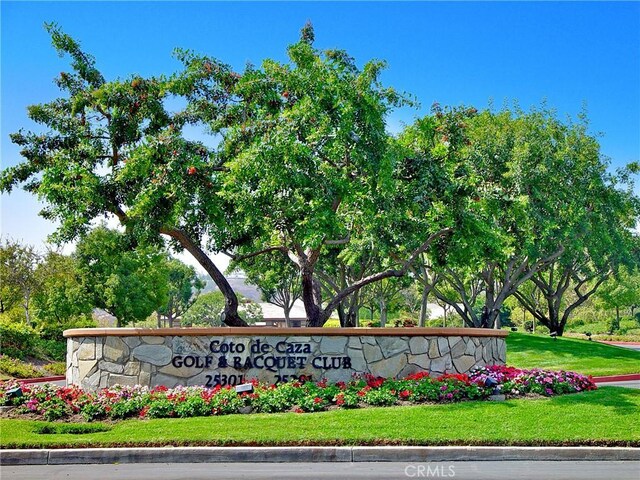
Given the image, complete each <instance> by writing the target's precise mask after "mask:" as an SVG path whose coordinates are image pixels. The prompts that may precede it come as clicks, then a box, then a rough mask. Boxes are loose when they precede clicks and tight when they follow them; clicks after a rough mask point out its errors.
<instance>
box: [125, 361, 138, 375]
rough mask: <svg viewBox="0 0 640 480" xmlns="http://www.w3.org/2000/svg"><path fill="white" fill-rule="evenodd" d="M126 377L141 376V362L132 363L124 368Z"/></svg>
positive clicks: (128, 363)
mask: <svg viewBox="0 0 640 480" xmlns="http://www.w3.org/2000/svg"><path fill="white" fill-rule="evenodd" d="M124 374H125V375H139V374H140V362H135V361H130V362H127V363H126V365H125V366H124Z"/></svg>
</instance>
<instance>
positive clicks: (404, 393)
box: [400, 390, 411, 398]
mask: <svg viewBox="0 0 640 480" xmlns="http://www.w3.org/2000/svg"><path fill="white" fill-rule="evenodd" d="M410 396H411V392H410V391H409V390H402V391H401V392H400V398H408V397H410Z"/></svg>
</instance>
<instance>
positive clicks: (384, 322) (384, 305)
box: [379, 296, 387, 327]
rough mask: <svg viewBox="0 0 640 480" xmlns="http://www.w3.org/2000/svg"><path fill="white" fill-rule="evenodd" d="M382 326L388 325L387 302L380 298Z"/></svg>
mask: <svg viewBox="0 0 640 480" xmlns="http://www.w3.org/2000/svg"><path fill="white" fill-rule="evenodd" d="M379 304H380V326H381V327H385V326H386V325H387V302H385V301H384V297H382V296H381V297H380V300H379Z"/></svg>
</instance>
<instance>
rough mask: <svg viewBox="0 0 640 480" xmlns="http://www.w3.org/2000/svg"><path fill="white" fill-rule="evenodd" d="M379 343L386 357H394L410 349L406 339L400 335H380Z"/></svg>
mask: <svg viewBox="0 0 640 480" xmlns="http://www.w3.org/2000/svg"><path fill="white" fill-rule="evenodd" d="M377 340H378V345H379V346H380V350H382V355H383V356H384V357H385V358H389V357H393V356H394V355H397V354H398V353H404V352H407V351H408V350H409V345H408V342H407V341H406V340H403V339H402V338H398V337H378V339H377Z"/></svg>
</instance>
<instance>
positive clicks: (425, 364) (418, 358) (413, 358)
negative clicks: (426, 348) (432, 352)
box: [408, 354, 431, 370]
mask: <svg viewBox="0 0 640 480" xmlns="http://www.w3.org/2000/svg"><path fill="white" fill-rule="evenodd" d="M408 360H409V363H413V364H415V365H418V366H419V367H421V368H422V369H424V370H429V365H431V359H430V358H429V357H428V356H426V355H424V354H423V355H409V357H408Z"/></svg>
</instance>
